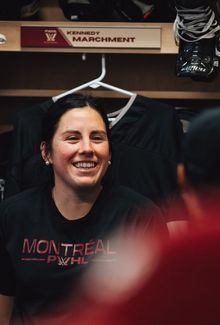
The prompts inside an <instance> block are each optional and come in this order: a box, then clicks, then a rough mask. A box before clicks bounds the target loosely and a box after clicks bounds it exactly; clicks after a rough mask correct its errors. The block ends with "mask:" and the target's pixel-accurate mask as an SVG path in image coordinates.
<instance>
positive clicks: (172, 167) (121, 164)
mask: <svg viewBox="0 0 220 325" xmlns="http://www.w3.org/2000/svg"><path fill="white" fill-rule="evenodd" d="M182 137H183V130H182V125H181V123H180V120H179V119H178V117H177V115H176V112H175V109H174V108H173V107H172V106H170V105H167V104H164V103H162V102H159V101H157V100H153V99H150V98H147V97H143V96H139V95H137V96H136V97H135V96H133V97H132V98H131V99H130V100H129V102H128V104H127V105H126V106H125V107H124V108H123V109H122V110H121V111H120V113H119V115H118V116H117V117H116V119H115V120H114V121H113V123H112V129H111V141H112V148H113V155H112V156H113V158H112V165H111V167H110V169H109V172H108V174H107V177H106V181H110V182H112V181H117V182H118V183H119V184H121V185H125V186H128V187H131V188H133V189H134V190H136V191H137V192H139V193H141V194H143V195H145V196H147V197H149V198H151V199H152V200H154V201H156V202H157V201H158V200H161V199H165V198H166V197H167V196H168V195H170V194H171V193H173V192H175V191H176V190H177V182H176V164H177V162H178V161H179V158H180V154H181V145H182Z"/></svg>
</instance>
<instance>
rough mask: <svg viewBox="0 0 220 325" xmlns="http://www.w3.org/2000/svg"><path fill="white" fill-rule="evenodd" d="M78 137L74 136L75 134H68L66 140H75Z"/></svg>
mask: <svg viewBox="0 0 220 325" xmlns="http://www.w3.org/2000/svg"><path fill="white" fill-rule="evenodd" d="M78 139H79V138H78V137H76V136H74V135H72V136H70V137H68V138H67V140H68V141H77V140H78Z"/></svg>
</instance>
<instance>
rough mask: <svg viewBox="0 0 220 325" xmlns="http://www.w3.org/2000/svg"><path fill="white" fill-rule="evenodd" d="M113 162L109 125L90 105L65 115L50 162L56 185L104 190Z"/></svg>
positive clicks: (54, 138) (58, 130) (58, 129)
mask: <svg viewBox="0 0 220 325" xmlns="http://www.w3.org/2000/svg"><path fill="white" fill-rule="evenodd" d="M109 159H110V152H109V142H108V138H107V133H106V127H105V123H104V121H103V120H102V117H101V116H100V114H99V113H98V112H97V111H96V110H94V109H92V108H90V107H89V106H86V107H83V108H74V109H71V110H69V111H67V112H66V113H64V114H63V115H62V117H61V119H60V121H59V124H58V128H57V130H56V132H55V134H54V137H53V140H52V149H51V152H50V153H49V161H50V163H51V164H52V165H53V170H54V176H55V186H57V185H58V186H60V185H61V186H63V187H64V188H66V187H68V188H71V189H73V190H77V189H78V190H79V189H80V190H82V189H86V188H94V187H100V184H101V180H102V178H103V176H104V174H105V172H106V170H107V167H108V161H109Z"/></svg>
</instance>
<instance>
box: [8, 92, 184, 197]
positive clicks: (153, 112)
mask: <svg viewBox="0 0 220 325" xmlns="http://www.w3.org/2000/svg"><path fill="white" fill-rule="evenodd" d="M52 103H53V101H52V100H49V101H47V102H44V103H42V104H41V105H36V106H34V107H33V108H32V109H29V110H25V111H22V112H19V113H18V116H17V118H16V121H15V132H14V145H13V154H12V161H11V167H10V170H9V172H8V175H7V178H6V187H5V197H9V196H11V195H14V194H16V193H19V192H20V191H23V190H24V189H27V188H30V187H32V186H38V185H40V184H42V183H45V182H47V181H48V180H49V179H50V177H51V175H50V172H51V171H50V169H49V168H48V166H46V165H45V164H44V163H43V160H42V159H41V156H40V153H39V146H40V141H41V128H42V119H43V116H44V114H45V111H46V110H47V109H48V107H50V105H52ZM123 112H125V113H123ZM123 112H122V115H123V116H122V117H120V118H119V120H118V122H117V123H116V124H115V125H114V126H113V127H112V129H111V140H112V147H113V158H112V164H111V167H110V168H109V170H108V173H107V175H106V177H105V182H106V183H112V182H115V181H116V182H118V183H120V184H122V185H125V186H128V187H130V188H133V189H134V190H136V191H137V192H139V193H141V194H143V195H145V196H146V197H149V198H151V199H152V200H153V201H158V200H161V199H164V198H166V197H167V196H169V195H170V194H171V193H172V192H174V191H175V190H176V189H177V183H176V163H177V162H178V159H179V155H180V152H181V144H182V135H183V132H182V126H181V123H180V121H179V119H178V118H177V116H176V112H175V109H174V108H173V107H172V106H169V105H166V104H164V103H162V102H159V101H157V100H152V99H150V98H147V97H142V96H136V98H135V99H133V98H131V99H130V101H129V103H128V105H127V107H126V108H125V109H124V110H123Z"/></svg>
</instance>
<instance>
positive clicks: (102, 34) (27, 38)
mask: <svg viewBox="0 0 220 325" xmlns="http://www.w3.org/2000/svg"><path fill="white" fill-rule="evenodd" d="M21 46H22V47H57V48H59V47H60V48H71V47H72V48H131V49H134V48H139V49H159V48H160V47H161V27H160V26H158V27H155V26H154V27H149V26H147V27H112V26H109V27H98V28H97V27H49V26H47V27H46V26H45V27H43V26H21Z"/></svg>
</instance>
